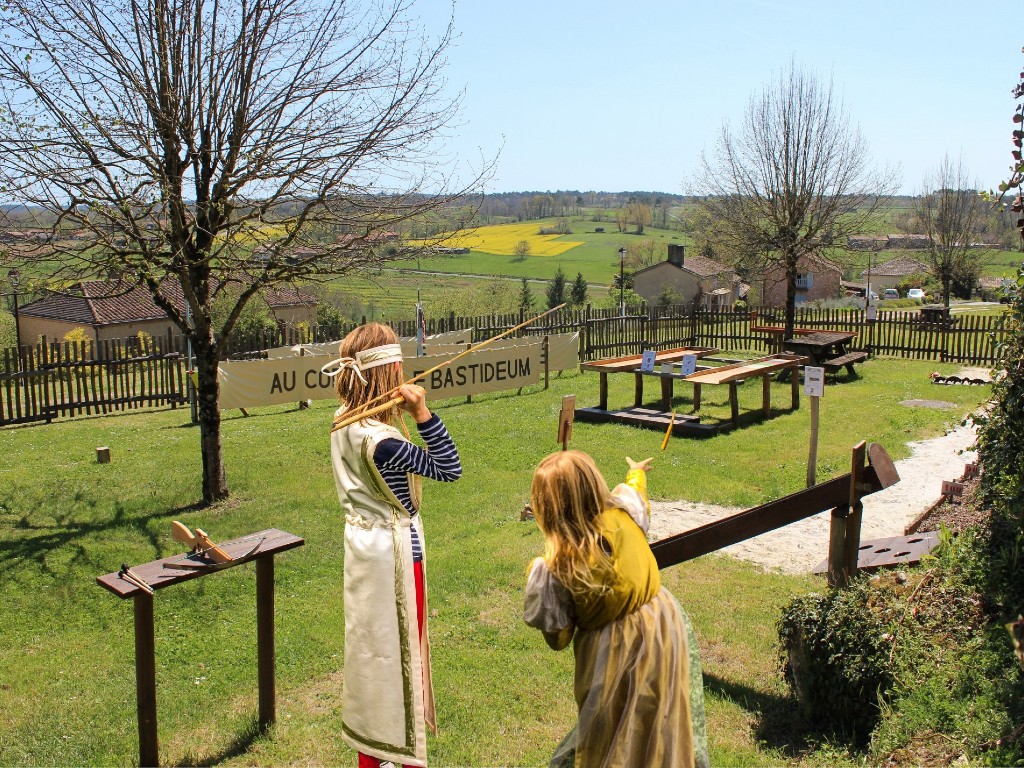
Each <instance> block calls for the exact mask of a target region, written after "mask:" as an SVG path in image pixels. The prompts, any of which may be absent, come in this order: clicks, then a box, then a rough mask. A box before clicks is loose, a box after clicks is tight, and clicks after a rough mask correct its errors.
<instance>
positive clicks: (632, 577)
mask: <svg viewBox="0 0 1024 768" xmlns="http://www.w3.org/2000/svg"><path fill="white" fill-rule="evenodd" d="M626 461H627V462H628V463H629V471H628V473H627V474H626V482H625V483H622V484H620V485H618V486H617V487H616V488H615V489H614V490H613V491H612V492H611V493H609V491H608V485H607V484H606V483H605V480H604V478H603V477H602V476H601V473H600V471H599V470H598V469H597V466H596V465H595V464H594V461H593V459H591V458H590V456H588V455H587V454H585V453H581V452H579V451H562V452H559V453H553V454H551V455H550V456H548V457H547V458H545V459H544V460H543V461H541V463H540V464H539V465H538V467H537V470H536V472H535V474H534V477H533V486H532V488H531V491H530V501H531V506H532V507H533V513H534V516H535V517H536V520H537V525H538V526H539V527H540V530H541V531H542V532H543V534H544V557H542V558H540V557H538V558H536V559H535V560H534V561H533V563H532V564H531V565H530V569H529V573H528V576H527V585H526V597H525V607H524V619H525V620H526V623H527V624H528V625H529V626H531V627H534V628H536V629H539V630H541V632H542V633H543V635H544V639H545V640H546V641H547V643H548V645H549V646H550V647H551V648H552V649H554V650H561V649H562V648H565V647H566V646H567V645H569V643H570V641H573V640H574V650H575V656H576V674H575V686H574V688H575V696H576V704H577V706H578V708H579V719H578V721H577V723H576V726H575V727H574V728H573V729H572V731H571V732H570V733H569V735H568V736H566V737H565V739H564V740H563V741H562V743H561V744H559V746H558V748H557V750H556V751H555V755H554V757H553V758H552V760H551V766H552V768H565V767H566V766H576V767H577V768H592V767H597V766H602V767H607V768H612V767H613V766H614V767H615V768H655V767H656V766H665V768H669V766H671V767H672V768H675V767H676V766H707V765H708V755H707V741H706V737H705V732H704V694H703V682H702V679H701V671H700V657H699V655H698V653H697V647H696V642H695V641H694V637H693V629H692V627H691V626H690V623H689V619H688V618H687V616H686V614H685V612H684V611H683V610H682V608H681V607H680V605H679V603H678V602H677V601H676V599H675V597H673V596H672V594H671V593H670V592H669V591H668V590H667V589H665V588H664V587H662V586H661V575H660V573H659V571H658V565H657V562H656V561H655V559H654V555H653V554H652V552H651V548H650V546H649V545H648V543H647V537H646V531H647V527H648V524H649V520H650V517H649V515H650V510H649V507H648V503H647V470H648V468H649V467H650V464H651V461H652V460H651V459H645V460H644V461H640V462H635V461H633V460H632V459H629V458H627V459H626Z"/></svg>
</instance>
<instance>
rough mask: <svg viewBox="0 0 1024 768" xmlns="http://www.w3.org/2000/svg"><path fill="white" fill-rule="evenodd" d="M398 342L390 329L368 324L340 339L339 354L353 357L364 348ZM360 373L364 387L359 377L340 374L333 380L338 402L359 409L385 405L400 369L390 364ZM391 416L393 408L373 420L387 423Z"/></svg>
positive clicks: (379, 324)
mask: <svg viewBox="0 0 1024 768" xmlns="http://www.w3.org/2000/svg"><path fill="white" fill-rule="evenodd" d="M397 343H398V336H397V334H395V332H394V331H393V330H392V329H391V327H390V326H387V325H384V324H382V323H367V324H366V325H360V326H359V327H358V328H356V329H354V330H353V331H352V332H351V333H349V334H348V336H346V337H345V338H344V339H342V340H341V348H340V352H341V356H342V357H355V356H356V353H357V352H362V351H363V350H364V349H372V348H373V347H379V346H381V345H382V344H397ZM362 374H363V378H364V379H366V383H365V384H364V383H363V382H362V381H360V380H359V377H358V376H353V375H350V374H349V372H348V371H343V372H342V373H341V374H340V375H339V376H338V377H337V379H335V384H334V389H335V392H337V394H338V400H339V401H341V403H342V404H343V405H344V406H345V407H346V408H348V409H352V408H359V407H360V406H362V405H364V404H365V403H368V402H371V401H375V402H376V404H378V405H381V404H383V403H384V397H383V395H384V394H385V393H387V392H390V391H391V390H393V389H397V388H398V387H399V386H400V385H401V384H402V370H401V367H399V366H396V365H394V364H392V363H385V364H384V365H378V366H375V367H373V368H367V369H366V370H365V371H363V372H362ZM377 398H380V399H379V400H377ZM394 417H395V409H391V410H388V411H384V412H383V413H380V414H377V416H376V417H375V418H376V419H377V420H378V421H381V422H383V423H384V424H390V423H391V422H392V420H393V419H394Z"/></svg>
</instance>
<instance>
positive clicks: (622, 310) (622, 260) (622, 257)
mask: <svg viewBox="0 0 1024 768" xmlns="http://www.w3.org/2000/svg"><path fill="white" fill-rule="evenodd" d="M625 264H626V246H622V247H621V248H619V316H620V317H625V316H626V303H625V300H624V299H623V295H622V289H623V287H624V286H625V282H624V280H625V278H624V276H623V274H622V270H623V267H624V266H625Z"/></svg>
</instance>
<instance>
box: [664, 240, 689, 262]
mask: <svg viewBox="0 0 1024 768" xmlns="http://www.w3.org/2000/svg"><path fill="white" fill-rule="evenodd" d="M685 260H686V246H685V245H680V244H678V243H669V244H668V263H669V264H675V265H676V266H677V267H681V266H683V263H684V261H685Z"/></svg>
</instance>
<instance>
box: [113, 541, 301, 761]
mask: <svg viewBox="0 0 1024 768" xmlns="http://www.w3.org/2000/svg"><path fill="white" fill-rule="evenodd" d="M261 540H262V543H261V545H260V548H259V550H257V552H256V554H254V555H252V556H251V557H245V558H242V555H244V554H246V553H249V552H250V551H251V550H252V548H253V545H254V544H255V543H256V542H259V541H261ZM305 543H306V542H305V540H304V539H301V538H299V537H298V536H293V535H292V534H290V533H285V532H284V531H279V530H277V529H274V528H271V529H269V530H266V531H260V532H259V533H256V534H252V535H249V536H243V537H241V538H239V539H234V540H232V541H227V542H225V543H223V544H221V548H222V549H224V550H225V551H226V552H228V553H229V554H230V555H231V556H232V557H239V558H241V559H238V560H234V561H231V562H228V563H219V564H217V565H216V570H223V569H225V568H233V567H235V566H236V565H241V564H243V563H246V562H249V560H255V561H256V656H257V673H256V674H257V680H258V683H259V725H260V728H266V727H267V726H269V725H270V724H271V723H273V722H274V720H275V719H276V706H275V692H274V555H276V554H277V553H278V552H284V551H286V550H289V549H295V548H296V547H301V546H302V545H303V544H305ZM185 556H186V555H185V554H181V555H174V556H173V557H165V558H163V559H162V560H154V561H153V562H151V563H146V564H144V565H137V566H134V567H133V568H132V571H133V572H135V573H137V574H138V575H139V576H140V577H141V578H142V579H144V580H145V582H146V583H148V584H149V586H150V587H152V588H153V589H154V590H158V589H163V588H164V587H169V586H171V585H172V584H178V583H180V582H182V581H189V580H191V579H196V578H199V577H200V576H205V575H206V574H207V573H211V572H213V570H214V568H213V567H211V568H210V569H209V570H197V569H194V568H189V569H182V570H178V569H176V568H173V567H169V566H171V565H173V563H174V562H176V561H177V562H180V561H181V560H183V559H184V558H185ZM96 582H97V583H98V584H99V585H100V586H101V587H105V588H106V589H109V590H110V591H111V592H113V593H114V594H115V595H117V596H118V597H120V598H128V597H130V598H132V599H133V600H134V601H135V695H136V705H137V709H138V718H139V764H140V765H143V766H155V765H159V746H158V742H157V727H156V651H155V648H156V645H155V641H154V638H155V635H156V632H155V627H154V622H153V595H151V594H149V593H147V592H146V591H144V590H143V589H141V588H140V587H138V586H136V585H135V584H132V583H131V582H130V581H126V580H125V579H122V578H120V577H119V576H118V573H117V572H114V573H108V574H105V575H103V576H98V577H97V578H96Z"/></svg>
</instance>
